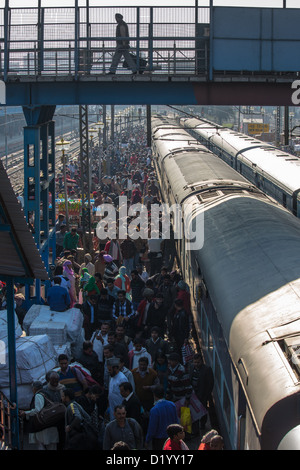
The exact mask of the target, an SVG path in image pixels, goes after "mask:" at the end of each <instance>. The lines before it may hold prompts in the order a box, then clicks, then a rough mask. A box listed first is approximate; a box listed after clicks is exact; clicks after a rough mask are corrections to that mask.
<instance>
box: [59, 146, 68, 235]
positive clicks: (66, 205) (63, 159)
mask: <svg viewBox="0 0 300 470" xmlns="http://www.w3.org/2000/svg"><path fill="white" fill-rule="evenodd" d="M56 146H57V147H58V148H60V149H61V152H62V164H63V177H64V192H65V210H66V226H67V230H68V231H69V230H70V224H69V204H68V188H67V174H66V173H67V172H66V155H65V152H67V151H68V150H69V148H70V147H69V146H70V142H68V141H67V140H64V138H63V137H62V138H61V140H59V141H58V142H56Z"/></svg>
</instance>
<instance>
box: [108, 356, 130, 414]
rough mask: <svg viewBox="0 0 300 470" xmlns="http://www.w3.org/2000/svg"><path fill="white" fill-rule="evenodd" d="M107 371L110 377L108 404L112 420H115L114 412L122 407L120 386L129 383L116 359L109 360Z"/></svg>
mask: <svg viewBox="0 0 300 470" xmlns="http://www.w3.org/2000/svg"><path fill="white" fill-rule="evenodd" d="M107 370H108V373H109V375H110V379H109V385H108V403H109V416H110V420H111V421H112V420H113V419H114V410H115V407H116V406H117V405H121V404H122V401H123V397H122V395H121V392H120V384H121V383H124V382H128V380H127V378H126V377H125V375H124V374H123V373H122V372H120V360H119V359H118V358H116V357H114V358H111V359H108V360H107Z"/></svg>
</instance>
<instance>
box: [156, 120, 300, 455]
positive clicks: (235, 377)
mask: <svg viewBox="0 0 300 470" xmlns="http://www.w3.org/2000/svg"><path fill="white" fill-rule="evenodd" d="M152 149H153V158H154V164H155V167H156V170H157V174H158V177H159V179H160V183H161V191H162V197H163V201H164V202H165V203H167V204H169V205H172V204H174V203H176V204H192V205H193V211H192V219H191V220H190V223H191V224H192V223H194V222H196V223H197V220H196V219H197V218H200V219H201V221H202V223H203V245H202V247H201V248H199V249H195V250H193V249H187V248H186V246H187V243H186V240H184V239H180V240H179V239H178V240H176V249H177V255H178V259H179V260H180V264H181V269H182V273H183V276H184V278H185V280H186V281H187V282H188V283H189V285H190V289H191V295H192V300H193V305H194V311H193V315H194V324H195V328H196V331H197V334H198V337H199V342H200V345H201V349H202V351H203V355H204V359H205V362H206V363H207V364H209V365H210V366H211V367H212V369H213V373H214V377H215V385H214V391H213V396H214V402H215V407H216V411H217V415H218V421H219V425H220V430H221V433H222V435H223V436H224V439H225V445H226V448H227V449H241V450H242V449H245V450H246V449H249V450H259V449H261V450H277V449H280V450H281V449H282V450H283V449H289V450H293V449H298V450H299V449H300V406H299V405H300V365H299V364H300V362H299V353H300V314H299V312H300V220H299V219H298V218H296V217H294V216H293V215H292V214H291V213H290V212H289V211H287V210H286V209H285V208H283V207H282V206H281V205H280V204H278V203H277V202H276V201H274V200H273V199H272V198H270V197H268V196H267V195H265V194H264V193H263V192H261V191H260V190H259V189H258V188H256V187H255V186H254V185H252V184H250V183H249V181H247V180H246V179H245V178H244V177H243V176H242V175H241V174H239V173H237V172H236V171H234V170H233V169H232V168H231V167H230V166H229V165H228V164H226V163H225V162H224V161H223V160H221V159H220V158H219V157H217V156H216V155H214V154H213V153H212V152H210V151H208V149H207V148H205V147H204V146H202V145H200V144H199V142H197V141H196V140H193V139H191V136H188V135H187V133H186V132H185V131H184V129H180V128H178V125H176V123H172V122H168V120H167V119H161V118H160V117H155V118H153V120H152Z"/></svg>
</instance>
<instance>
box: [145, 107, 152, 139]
mask: <svg viewBox="0 0 300 470" xmlns="http://www.w3.org/2000/svg"><path fill="white" fill-rule="evenodd" d="M146 113H147V147H151V145H152V142H151V105H150V104H147V108H146Z"/></svg>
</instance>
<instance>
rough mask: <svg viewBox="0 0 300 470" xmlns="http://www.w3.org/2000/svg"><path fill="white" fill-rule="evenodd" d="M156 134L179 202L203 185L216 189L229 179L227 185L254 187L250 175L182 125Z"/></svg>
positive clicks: (212, 189) (207, 189) (162, 159)
mask: <svg viewBox="0 0 300 470" xmlns="http://www.w3.org/2000/svg"><path fill="white" fill-rule="evenodd" d="M183 133H184V134H183ZM182 136H183V137H185V139H184V140H182V139H181V137H182ZM155 137H156V140H155V145H156V146H157V148H158V149H159V158H160V160H161V163H162V164H163V166H164V168H165V171H166V174H167V176H168V180H169V182H170V185H171V187H172V190H173V194H174V195H176V199H177V202H178V203H179V204H180V203H182V202H183V201H184V200H185V199H186V197H187V196H188V195H190V194H192V193H194V192H197V191H200V190H201V188H202V189H203V190H205V191H216V186H222V184H223V183H224V182H225V181H226V184H227V185H228V184H232V186H233V185H238V186H239V187H241V188H242V189H248V188H254V186H252V185H251V184H250V183H249V182H248V181H247V180H246V178H244V177H243V176H242V175H240V174H239V173H237V172H236V171H234V170H233V169H232V168H231V167H230V166H229V165H228V164H227V163H225V162H224V161H223V160H221V159H220V158H219V157H217V156H216V155H215V154H213V153H212V152H210V151H209V150H207V148H206V147H205V146H203V145H201V144H200V143H199V142H197V141H196V140H195V139H193V138H191V137H190V136H188V135H186V132H185V131H182V130H179V133H178V129H177V130H175V129H174V131H172V132H170V129H168V130H164V129H160V130H158V131H157V132H156V134H155ZM177 139H178V140H177Z"/></svg>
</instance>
